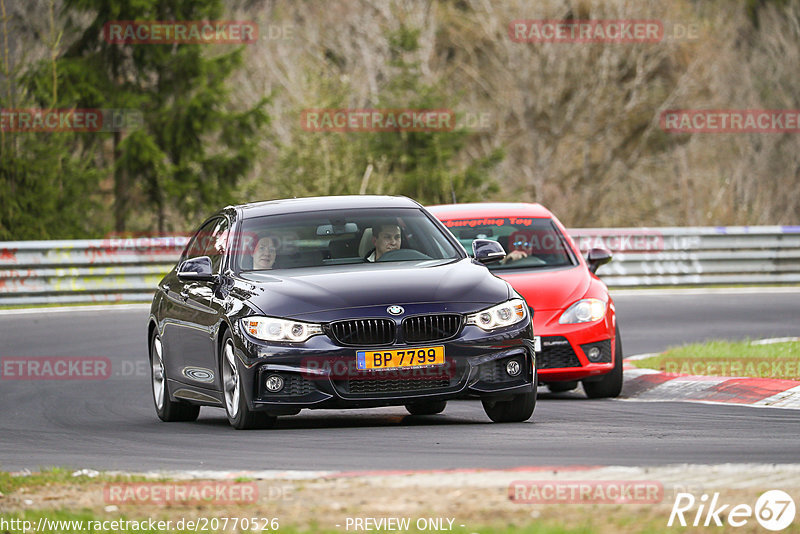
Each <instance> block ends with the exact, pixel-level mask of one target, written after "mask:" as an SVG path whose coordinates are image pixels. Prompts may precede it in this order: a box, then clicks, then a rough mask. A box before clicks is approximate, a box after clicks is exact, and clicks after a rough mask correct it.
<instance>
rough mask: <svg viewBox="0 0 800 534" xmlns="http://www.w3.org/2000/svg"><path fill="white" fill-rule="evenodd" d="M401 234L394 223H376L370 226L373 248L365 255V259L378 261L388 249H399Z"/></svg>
mask: <svg viewBox="0 0 800 534" xmlns="http://www.w3.org/2000/svg"><path fill="white" fill-rule="evenodd" d="M401 240H402V234H401V232H400V227H399V226H398V225H396V224H392V223H388V224H378V225H375V226H373V227H372V246H374V247H375V248H374V249H373V251H372V252H370V254H369V255H368V256H367V258H366V259H367V261H373V262H374V261H378V260H379V259H381V256H383V255H384V254H386V253H387V252H389V251H390V250H399V249H400V246H401Z"/></svg>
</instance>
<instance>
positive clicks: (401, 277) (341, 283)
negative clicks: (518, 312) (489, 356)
mask: <svg viewBox="0 0 800 534" xmlns="http://www.w3.org/2000/svg"><path fill="white" fill-rule="evenodd" d="M239 276H240V277H241V279H242V280H243V281H245V282H248V283H249V284H252V288H250V291H249V293H250V298H249V301H250V302H251V303H252V304H253V305H254V306H256V307H257V308H258V309H260V310H262V311H263V312H264V313H265V314H267V315H277V316H280V317H293V318H298V319H299V318H302V319H305V320H332V318H335V317H336V314H331V313H326V312H330V311H332V310H342V309H347V308H369V307H373V306H389V305H393V304H399V305H404V306H406V305H412V306H414V307H415V308H416V305H417V304H420V303H446V304H449V305H452V306H449V307H447V308H446V309H451V310H452V311H457V312H464V311H465V310H474V309H476V306H477V307H480V306H483V305H491V304H496V303H498V302H503V301H504V300H506V299H508V297H509V294H510V292H509V289H508V285H507V284H506V282H504V281H503V280H501V279H500V278H497V277H496V276H494V275H492V274H491V273H490V272H489V270H488V269H486V267H484V266H482V265H479V264H476V263H474V262H473V261H472V260H470V259H463V260H455V261H453V260H447V261H442V260H434V261H423V262H411V261H407V262H386V263H376V264H356V265H338V266H327V267H322V268H313V269H286V270H276V271H259V272H244V273H241V274H240V275H239ZM437 308H439V309H443V308H442V307H441V306H437Z"/></svg>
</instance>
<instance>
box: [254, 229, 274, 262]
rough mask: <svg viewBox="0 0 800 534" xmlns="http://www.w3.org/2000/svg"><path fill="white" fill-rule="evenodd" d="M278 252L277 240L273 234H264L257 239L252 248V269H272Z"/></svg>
mask: <svg viewBox="0 0 800 534" xmlns="http://www.w3.org/2000/svg"><path fill="white" fill-rule="evenodd" d="M277 252H278V240H277V238H276V237H275V236H273V235H266V236H264V237H262V238H261V239H259V240H258V243H256V248H255V249H254V250H253V269H254V270H267V269H272V267H273V265H274V264H275V257H276V256H277Z"/></svg>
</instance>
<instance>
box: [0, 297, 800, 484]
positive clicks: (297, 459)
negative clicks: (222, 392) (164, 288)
mask: <svg viewBox="0 0 800 534" xmlns="http://www.w3.org/2000/svg"><path fill="white" fill-rule="evenodd" d="M798 296H800V293H798V291H797V290H796V289H787V290H785V291H774V290H773V291H770V292H764V293H761V292H757V293H754V292H747V293H743V294H737V293H733V292H725V293H710V294H677V293H669V294H652V293H645V294H638V295H632V294H630V292H625V293H623V294H620V295H618V296H616V297H615V300H616V303H617V311H618V314H619V317H620V324H621V327H622V334H623V341H624V348H625V352H626V354H628V355H630V354H634V353H643V352H654V351H659V350H663V349H664V348H666V347H668V346H670V345H677V344H681V343H685V342H690V341H700V340H704V339H720V338H722V339H743V338H746V337H752V338H761V337H782V336H797V335H798V326H797V325H798V316H800V313H798V310H800V305H798V301H797V299H798ZM146 317H147V310H146V308H145V307H142V306H139V307H135V308H134V309H116V310H113V311H108V310H107V309H104V310H102V311H97V310H88V311H87V310H72V311H68V312H53V311H50V312H48V311H46V310H42V311H41V312H35V313H14V314H4V313H1V312H0V358H3V357H18V356H94V357H107V358H109V359H110V360H111V362H112V376H111V377H110V378H109V379H107V380H93V381H86V380H80V381H61V380H46V381H45V380H35V381H33V380H5V379H4V380H0V469H3V470H17V469H22V468H29V469H32V470H33V469H37V468H39V467H46V466H68V467H74V468H94V469H126V470H133V471H144V470H151V469H169V470H172V469H201V470H206V469H208V470H240V469H246V470H252V469H255V470H261V469H278V470H286V469H304V470H307V469H310V470H373V469H435V468H470V467H495V468H501V467H515V466H525V465H567V464H577V465H657V464H675V463H715V464H716V463H727V462H733V463H738V462H761V463H791V462H796V461H797V458H798V457H800V444H798V441H797V436H798V435H800V411H797V410H779V409H763V408H762V409H759V408H749V407H743V406H720V405H704V404H689V403H679V402H674V403H673V402H667V403H662V402H655V403H647V402H635V401H618V400H592V401H590V400H587V399H585V398H584V397H583V395H582V394H578V393H570V394H564V395H550V394H547V393H544V391H546V390H545V389H544V388H542V392H543V393H542V394H541V395H540V402H539V404H538V405H537V407H536V412H535V413H534V417H533V420H532V421H529V422H528V423H524V424H503V425H498V424H492V423H490V422H489V420H488V418H487V417H486V416H485V414H484V412H483V409H482V408H481V406H480V403H479V402H468V401H460V402H451V403H450V404H449V405H448V408H447V410H446V411H445V413H444V414H443V415H439V416H430V417H411V416H408V415H407V414H406V411H405V409H404V408H402V407H397V408H381V409H372V410H363V411H309V410H305V411H303V412H302V413H301V414H300V415H298V416H294V417H283V418H280V419H279V420H278V426H277V427H276V428H275V429H272V430H266V431H251V432H239V431H235V430H233V429H231V428H230V427H229V426H228V423H227V421H226V419H225V416H224V412H223V411H222V410H221V409H212V408H204V409H203V410H201V413H200V419H199V420H198V421H197V422H196V423H172V424H166V423H162V422H160V421H159V420H158V419H157V417H156V415H155V412H154V409H153V405H152V404H153V402H152V397H151V393H150V382H149V380H150V378H149V368H148V365H147V356H146V339H145V337H146V335H145V328H144V327H145V319H146Z"/></svg>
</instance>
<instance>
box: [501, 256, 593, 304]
mask: <svg viewBox="0 0 800 534" xmlns="http://www.w3.org/2000/svg"><path fill="white" fill-rule="evenodd" d="M498 276H500V277H501V278H503V279H504V280H506V281H508V282H509V283H510V284H511V286H512V287H513V288H514V289H516V290H517V293H519V294H520V295H522V297H523V298H524V299H525V300H526V301H527V303H528V306H530V307H532V308H533V309H534V312H536V311H545V310H563V309H565V308H567V306H569V305H570V304H572V303H573V302H575V301H576V300H578V299H580V298H583V296H584V295H586V292H587V291H588V290H589V286H590V285H591V276H590V275H589V273H588V272H587V271H586V269H585V268H583V267H582V266H580V265H578V266H575V267H569V268H566V269H553V270H547V271H527V272H524V273H502V274H500V273H498Z"/></svg>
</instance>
